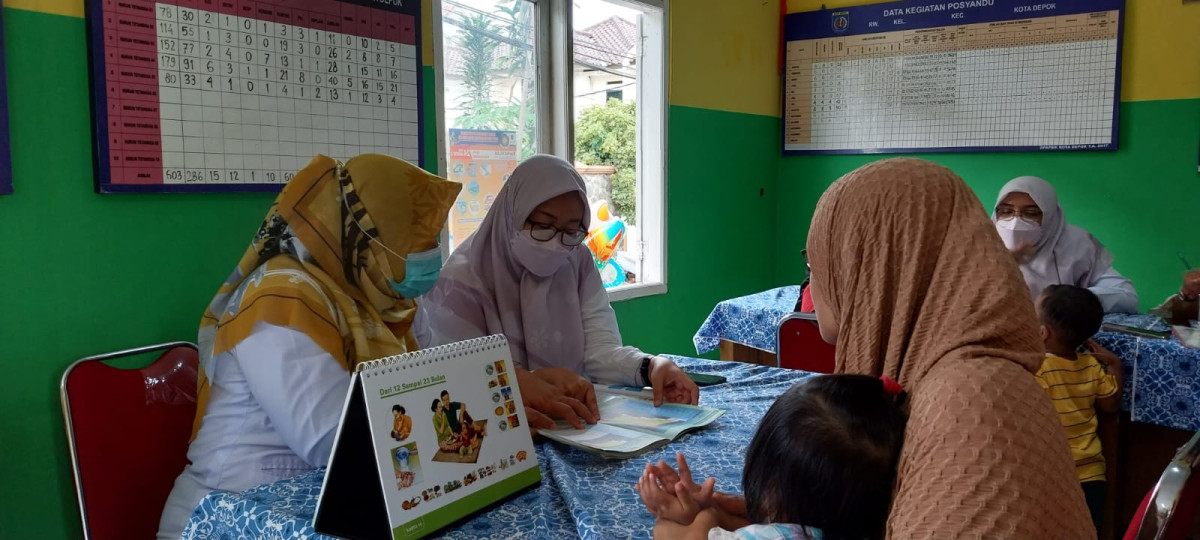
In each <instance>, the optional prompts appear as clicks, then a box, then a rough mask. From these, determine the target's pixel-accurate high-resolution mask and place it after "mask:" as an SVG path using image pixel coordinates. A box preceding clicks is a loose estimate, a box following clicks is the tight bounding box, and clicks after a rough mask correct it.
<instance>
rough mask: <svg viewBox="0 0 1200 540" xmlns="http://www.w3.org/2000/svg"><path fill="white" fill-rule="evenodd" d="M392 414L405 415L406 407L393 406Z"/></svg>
mask: <svg viewBox="0 0 1200 540" xmlns="http://www.w3.org/2000/svg"><path fill="white" fill-rule="evenodd" d="M392 412H398V413H400V414H404V407H401V406H399V405H392Z"/></svg>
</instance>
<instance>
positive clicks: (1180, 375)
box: [692, 286, 1200, 431]
mask: <svg viewBox="0 0 1200 540" xmlns="http://www.w3.org/2000/svg"><path fill="white" fill-rule="evenodd" d="M799 295H800V288H799V287H794V286H792V287H780V288H778V289H771V290H769V291H764V292H760V293H757V294H752V295H749V296H742V297H740V298H732V299H729V300H725V301H723V302H721V303H719V304H717V307H716V308H714V309H713V311H712V313H711V314H709V316H708V319H707V320H705V321H704V325H702V326H701V327H700V330H699V331H697V332H696V336H695V337H693V338H692V341H693V342H694V343H695V345H696V352H697V353H699V354H703V353H706V352H709V351H712V350H714V349H716V348H717V347H718V343H719V342H720V340H723V339H724V340H729V341H734V342H737V343H741V344H743V345H749V346H751V347H754V348H757V349H762V350H764V351H768V352H775V336H776V333H777V332H778V327H779V320H780V319H782V318H783V317H785V316H787V315H789V314H791V313H792V310H793V309H795V307H796V299H797V298H798V297H799ZM1104 320H1105V322H1109V323H1116V324H1121V325H1125V326H1132V327H1137V328H1143V329H1147V330H1157V331H1166V330H1169V329H1170V327H1168V326H1166V325H1165V324H1163V323H1162V321H1161V320H1160V319H1158V318H1157V317H1154V316H1151V315H1126V314H1112V315H1108V316H1106V317H1105V318H1104ZM1096 340H1097V341H1098V342H1100V344H1101V345H1104V346H1105V347H1106V348H1108V349H1109V350H1111V351H1113V353H1115V354H1116V355H1117V356H1118V357H1120V358H1121V362H1122V367H1123V368H1124V370H1125V391H1124V394H1123V395H1122V398H1121V409H1122V410H1127V411H1129V412H1130V415H1131V416H1132V418H1133V420H1134V421H1135V422H1147V423H1151V424H1158V425H1160V426H1167V427H1173V428H1177V429H1185V430H1192V431H1195V430H1200V350H1195V349H1188V348H1186V347H1184V346H1183V345H1180V344H1179V342H1178V341H1176V340H1175V339H1173V338H1170V339H1154V338H1144V337H1138V336H1133V335H1129V334H1120V333H1115V332H1101V333H1100V334H1099V335H1098V336H1096Z"/></svg>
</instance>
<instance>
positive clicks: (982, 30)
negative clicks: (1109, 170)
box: [785, 11, 1118, 150]
mask: <svg viewBox="0 0 1200 540" xmlns="http://www.w3.org/2000/svg"><path fill="white" fill-rule="evenodd" d="M1116 21H1117V12H1115V11H1114V12H1103V13H1099V14H1089V15H1078V16H1071V17H1066V16H1061V17H1051V18H1047V19H1045V20H1036V19H1035V20H1034V21H1033V22H1025V23H1024V24H1022V25H1012V24H1002V23H1001V24H979V25H967V26H962V27H952V28H943V29H940V30H942V31H940V32H938V31H932V32H931V31H929V30H920V31H903V32H892V33H885V34H874V35H864V36H850V37H838V38H826V39H817V40H807V41H793V42H790V43H789V44H788V49H789V50H788V52H789V57H790V58H789V63H788V64H789V65H788V74H787V79H786V87H787V97H786V107H787V118H786V119H785V130H786V132H785V138H786V140H785V149H786V150H860V149H861V150H871V149H901V148H912V149H936V148H955V147H958V148H972V147H974V148H1000V147H1039V148H1088V147H1102V146H1107V145H1109V144H1111V142H1112V130H1113V125H1114V121H1115V119H1114V117H1113V102H1114V91H1115V87H1116V76H1117V74H1116V65H1117V58H1116V56H1117V50H1118V48H1117V39H1116V33H1117V30H1116ZM864 38H870V39H864Z"/></svg>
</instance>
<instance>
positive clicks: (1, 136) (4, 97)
mask: <svg viewBox="0 0 1200 540" xmlns="http://www.w3.org/2000/svg"><path fill="white" fill-rule="evenodd" d="M4 58H5V51H4V10H3V9H0V195H6V194H9V193H12V189H13V187H12V147H11V146H10V145H9V140H10V139H11V137H10V136H9V131H8V76H7V74H6V69H5V68H6V66H5V64H4Z"/></svg>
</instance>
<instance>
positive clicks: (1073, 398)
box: [1036, 285, 1121, 530]
mask: <svg viewBox="0 0 1200 540" xmlns="http://www.w3.org/2000/svg"><path fill="white" fill-rule="evenodd" d="M1037 308H1038V317H1039V318H1040V319H1041V323H1042V341H1044V342H1045V344H1046V359H1045V360H1044V361H1043V362H1042V367H1041V368H1040V369H1038V372H1037V375H1036V376H1037V381H1038V384H1040V385H1042V388H1044V389H1045V390H1046V393H1047V394H1049V395H1050V401H1051V402H1052V403H1054V409H1055V410H1056V411H1058V418H1059V420H1060V421H1062V424H1063V428H1065V429H1066V432H1067V442H1069V443H1070V445H1071V456H1072V457H1073V458H1075V472H1076V473H1077V474H1078V475H1079V481H1080V482H1081V485H1082V486H1083V494H1084V498H1085V499H1087V504H1088V509H1089V510H1091V512H1092V521H1093V522H1094V523H1095V524H1096V528H1097V530H1099V528H1100V524H1101V522H1103V520H1104V506H1105V495H1106V493H1105V492H1106V490H1105V483H1104V480H1105V479H1104V469H1105V463H1104V455H1103V454H1102V453H1101V452H1100V438H1099V437H1098V436H1097V435H1096V427H1097V421H1096V420H1097V419H1096V415H1097V410H1099V411H1103V412H1116V411H1117V409H1118V407H1119V406H1120V403H1121V360H1120V359H1118V358H1117V356H1116V355H1114V354H1113V353H1111V352H1109V351H1108V350H1106V349H1105V348H1104V347H1101V346H1100V345H1099V344H1097V343H1096V342H1095V341H1092V340H1091V339H1090V338H1091V337H1092V336H1093V335H1094V334H1095V333H1096V332H1097V331H1099V330H1100V325H1101V324H1103V322H1104V308H1103V307H1102V306H1101V305H1100V300H1099V299H1098V298H1096V295H1095V294H1093V293H1092V292H1091V291H1089V290H1087V289H1084V288H1082V287H1076V286H1074V285H1052V286H1050V287H1047V288H1046V289H1045V290H1044V291H1042V294H1041V296H1039V297H1038V299H1037Z"/></svg>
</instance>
